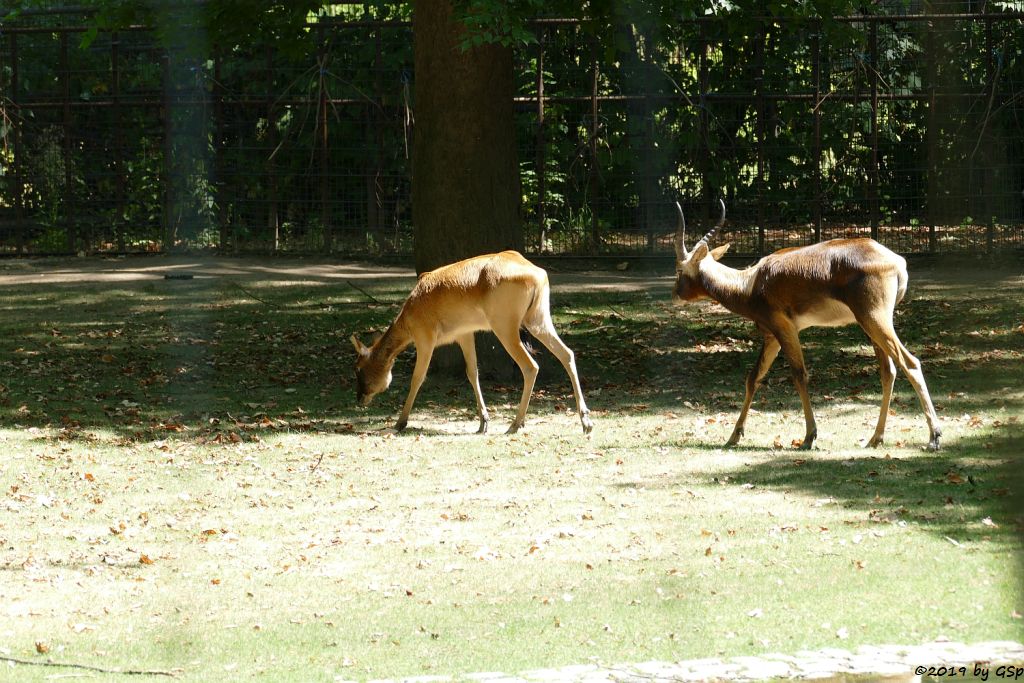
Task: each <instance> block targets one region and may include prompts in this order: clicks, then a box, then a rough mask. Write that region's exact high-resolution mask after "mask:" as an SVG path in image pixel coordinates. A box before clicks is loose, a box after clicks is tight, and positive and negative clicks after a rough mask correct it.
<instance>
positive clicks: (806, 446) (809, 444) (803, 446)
mask: <svg viewBox="0 0 1024 683" xmlns="http://www.w3.org/2000/svg"><path fill="white" fill-rule="evenodd" d="M817 438H818V434H817V432H815V433H813V434H808V435H807V436H805V437H804V440H803V441H801V442H800V447H799V449H798V450H801V451H809V450H811V449H812V448H814V440H815V439H817Z"/></svg>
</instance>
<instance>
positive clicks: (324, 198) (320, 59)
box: [275, 20, 334, 253]
mask: <svg viewBox="0 0 1024 683" xmlns="http://www.w3.org/2000/svg"><path fill="white" fill-rule="evenodd" d="M317 66H318V67H319V71H318V77H319V81H318V83H319V86H320V87H319V94H318V98H317V112H318V115H317V117H318V119H319V121H318V123H319V130H318V132H317V137H318V138H319V140H318V141H319V143H320V178H319V180H320V227H321V229H322V230H323V233H324V251H326V252H328V253H329V252H331V251H332V250H333V248H334V235H333V234H332V226H331V208H330V200H331V194H330V185H329V184H328V182H327V174H328V171H329V170H330V165H329V163H328V162H329V157H328V154H329V151H328V147H327V143H328V135H327V132H328V131H327V83H326V79H327V45H326V38H325V35H324V24H323V21H322V20H321V22H320V23H318V24H317ZM275 249H276V245H275Z"/></svg>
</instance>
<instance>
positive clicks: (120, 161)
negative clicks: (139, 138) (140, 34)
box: [110, 31, 128, 252]
mask: <svg viewBox="0 0 1024 683" xmlns="http://www.w3.org/2000/svg"><path fill="white" fill-rule="evenodd" d="M120 48H121V34H120V33H118V32H117V31H114V32H113V33H111V34H110V97H111V100H112V102H111V118H112V120H113V123H114V130H113V131H112V132H113V135H112V141H113V148H114V159H113V163H112V167H113V170H114V187H115V197H114V206H115V209H114V211H115V214H114V240H115V243H116V244H117V250H118V251H121V252H123V251H124V250H125V241H124V237H125V219H126V216H127V214H128V207H127V205H126V204H127V203H126V201H125V195H126V193H125V186H124V170H123V169H124V137H123V136H122V134H121V64H120V63H121V49H120Z"/></svg>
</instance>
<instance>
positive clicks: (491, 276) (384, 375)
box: [352, 251, 594, 434]
mask: <svg viewBox="0 0 1024 683" xmlns="http://www.w3.org/2000/svg"><path fill="white" fill-rule="evenodd" d="M550 300H551V287H550V285H549V284H548V275H547V273H546V272H545V271H544V270H543V269H542V268H538V267H537V266H535V265H533V264H532V263H530V262H529V261H527V260H526V259H525V258H523V257H522V255H520V254H519V253H518V252H515V251H503V252H501V253H500V254H486V255H484V256H477V257H475V258H470V259H466V260H465V261H459V262H458V263H452V264H450V265H447V266H443V267H441V268H438V269H437V270H432V271H430V272H427V273H423V274H422V275H421V276H420V279H419V282H417V283H416V286H415V287H413V290H412V293H411V294H409V298H408V299H406V301H405V304H404V305H403V306H402V310H401V311H400V312H399V314H398V317H397V318H396V319H395V321H394V322H393V323H392V324H391V327H389V328H388V330H387V332H385V333H384V335H383V336H382V337H380V338H379V339H377V340H375V341H374V342H373V344H372V345H371V346H364V345H363V344H362V342H360V341H359V339H357V338H356V336H355V335H352V344H353V345H354V346H355V349H356V354H357V355H358V358H357V359H356V400H357V401H358V402H359V404H360V405H363V406H366V405H369V403H370V401H371V400H372V399H373V397H374V396H376V395H377V394H379V393H381V392H382V391H384V390H385V389H387V388H388V386H389V385H390V384H391V368H392V366H394V364H395V358H396V357H397V356H398V354H399V353H401V352H402V351H403V350H404V349H405V348H406V347H407V346H409V344H415V345H416V367H415V369H414V370H413V373H412V382H411V384H410V386H409V395H408V396H407V397H406V399H405V407H404V408H402V414H401V416H400V417H399V418H398V423H397V424H396V425H395V429H396V430H398V431H401V430H403V429H405V426H406V424H407V423H408V421H409V413H410V412H411V411H412V405H413V402H414V401H415V400H416V393H417V392H418V391H419V389H420V385H421V384H423V379H424V378H425V377H426V375H427V368H429V367H430V358H431V356H432V355H433V353H434V349H435V348H436V347H438V346H441V345H444V344H450V343H452V342H456V343H457V344H458V345H459V346H460V347H462V355H463V356H464V357H465V359H466V377H467V378H469V383H470V385H472V387H473V393H474V395H475V396H476V407H477V411H478V414H479V416H480V428H479V429H478V430H477V433H478V434H483V433H485V432H486V431H487V424H488V421H489V419H490V418H489V417H488V415H487V407H486V406H485V405H484V396H483V393H481V391H480V380H479V377H478V374H477V366H476V345H475V343H474V340H473V334H474V333H475V332H476V331H478V330H491V331H493V332H494V334H495V336H496V337H497V338H498V341H500V342H501V344H502V346H504V347H505V350H506V351H508V354H509V355H510V356H512V359H513V360H514V361H515V362H516V363H517V364H518V365H519V369H520V370H521V371H522V373H523V396H522V398H521V399H520V401H519V412H518V413H516V417H515V419H514V420H513V421H512V425H511V426H510V427H509V428H508V433H509V434H514V433H515V432H516V431H518V430H519V428H520V427H522V426H523V423H524V422H525V421H526V409H527V408H528V407H529V405H530V396H531V394H532V393H533V383H534V381H535V380H536V379H537V370H538V366H537V363H536V361H534V360H533V358H532V357H531V356H530V354H529V353H528V352H527V350H526V348H525V347H524V346H523V344H522V342H521V341H520V339H519V330H520V328H526V329H527V330H528V331H529V332H530V333H531V334H532V335H533V336H534V337H536V338H537V339H539V340H540V342H541V343H542V344H544V346H546V347H547V348H548V350H550V351H551V353H553V354H554V355H555V357H556V358H558V360H560V361H561V362H562V365H563V366H564V367H565V370H566V372H568V373H569V380H570V381H571V382H572V390H573V393H574V394H575V395H576V408H577V410H578V411H579V415H580V421H581V422H582V423H583V432H584V433H586V434H589V433H590V430H591V429H593V428H594V425H593V423H592V422H591V421H590V411H589V410H588V409H587V404H586V402H585V401H584V400H583V391H582V390H581V389H580V379H579V375H578V374H577V373H576V360H575V356H574V355H573V352H572V350H571V349H569V347H567V346H566V345H565V344H564V343H562V340H561V339H560V338H559V337H558V333H557V332H556V331H555V326H554V324H553V323H552V322H551V309H550Z"/></svg>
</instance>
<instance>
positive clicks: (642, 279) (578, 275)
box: [0, 255, 673, 297]
mask: <svg viewBox="0 0 1024 683" xmlns="http://www.w3.org/2000/svg"><path fill="white" fill-rule="evenodd" d="M548 270H549V275H550V278H551V284H552V287H553V289H554V291H555V292H559V291H566V292H569V291H583V290H587V291H621V292H628V291H640V290H653V289H657V288H663V289H664V290H665V296H666V297H667V296H668V291H669V288H670V287H671V283H672V277H673V273H672V271H671V269H670V268H666V269H665V273H664V274H659V273H658V272H657V271H656V270H654V269H646V270H644V271H643V272H634V271H625V272H619V271H617V270H615V264H614V263H608V264H607V265H605V266H604V270H603V271H580V270H562V269H561V268H558V267H549V268H548ZM189 276H191V278H193V279H206V280H215V279H230V280H235V281H238V282H246V281H254V280H267V279H270V280H277V281H281V282H289V281H290V282H320V283H324V284H327V283H331V282H336V283H338V284H339V285H344V284H345V283H346V282H348V281H354V282H357V283H358V282H364V283H369V282H372V281H382V280H403V279H404V280H407V281H408V283H409V288H410V289H411V288H412V284H413V282H414V281H415V278H416V273H415V272H414V270H413V269H412V268H405V267H398V266H387V265H380V264H373V263H366V262H359V261H339V260H332V259H325V258H298V257H296V258H290V257H283V258H271V257H258V256H256V257H254V256H242V257H228V256H210V255H198V256H189V255H174V256H164V255H157V256H124V257H84V258H29V259H9V260H0V286H5V285H28V284H37V285H45V284H48V283H51V284H56V283H64V284H66V283H74V282H82V283H99V282H131V281H146V280H163V279H165V278H175V277H189Z"/></svg>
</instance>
